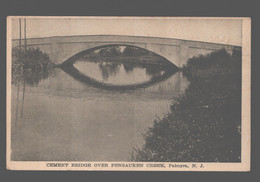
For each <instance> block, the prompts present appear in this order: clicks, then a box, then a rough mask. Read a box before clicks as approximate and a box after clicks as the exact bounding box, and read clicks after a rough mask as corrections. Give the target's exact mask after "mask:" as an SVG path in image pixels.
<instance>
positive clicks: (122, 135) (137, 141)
mask: <svg viewBox="0 0 260 182" xmlns="http://www.w3.org/2000/svg"><path fill="white" fill-rule="evenodd" d="M73 67H74V68H75V69H77V70H78V71H79V72H80V73H82V75H87V76H88V77H89V78H91V79H94V80H95V81H96V82H95V83H98V82H100V83H101V84H103V85H104V84H105V85H110V86H111V85H116V86H117V87H118V86H119V87H120V86H121V85H122V86H124V85H138V84H139V85H142V83H150V84H143V85H142V86H141V87H136V88H135V89H124V90H120V91H117V90H113V89H112V90H111V89H106V88H105V87H99V86H98V84H96V85H93V84H88V83H84V82H82V80H81V81H79V80H78V79H77V77H75V76H71V75H70V74H68V73H67V72H65V71H63V70H62V69H60V68H56V70H55V71H54V73H52V74H50V75H49V76H48V77H47V78H45V79H43V80H39V82H38V83H37V84H27V83H26V82H20V83H13V84H12V93H11V94H12V104H11V107H12V109H11V110H12V127H11V140H12V146H11V148H12V160H16V161H53V160H56V161H65V160H66V161H129V160H131V156H132V154H133V148H138V147H141V146H142V145H143V144H144V138H143V135H142V134H144V133H145V132H146V131H147V129H148V128H149V127H151V126H152V125H153V121H154V119H155V118H161V117H163V116H165V115H166V114H167V113H168V112H169V109H170V105H171V103H172V101H173V98H174V97H177V96H179V95H180V94H181V93H183V92H184V91H185V89H186V88H187V86H188V84H189V82H188V80H187V79H186V78H185V77H184V76H183V75H182V72H180V71H178V72H175V73H173V74H172V75H170V76H167V77H165V78H164V79H162V80H159V79H157V81H154V82H150V81H151V80H152V79H153V78H154V77H160V76H163V75H164V74H165V70H163V69H159V68H158V67H156V66H143V65H142V66H140V65H138V64H134V63H127V64H122V63H113V62H106V63H104V62H102V63H95V62H91V61H86V60H85V61H84V60H79V61H76V62H75V63H74V64H73Z"/></svg>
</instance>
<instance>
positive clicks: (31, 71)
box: [12, 48, 54, 124]
mask: <svg viewBox="0 0 260 182" xmlns="http://www.w3.org/2000/svg"><path fill="white" fill-rule="evenodd" d="M53 70H54V64H53V63H51V61H50V59H49V56H48V55H47V54H45V53H43V52H41V51H40V50H39V49H28V50H25V49H23V50H21V49H17V48H14V49H13V50H12V83H13V84H16V85H17V96H16V97H17V99H16V111H15V124H17V121H18V118H19V116H18V112H19V107H18V106H19V95H20V94H19V92H20V83H22V84H23V88H22V100H21V102H22V103H21V111H20V112H21V115H20V117H21V118H22V117H23V106H24V100H25V85H26V84H29V85H37V84H38V83H39V81H40V80H42V79H45V78H47V77H48V76H49V74H50V73H51V72H53Z"/></svg>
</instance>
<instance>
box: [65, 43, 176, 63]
mask: <svg viewBox="0 0 260 182" xmlns="http://www.w3.org/2000/svg"><path fill="white" fill-rule="evenodd" d="M112 46H129V47H135V48H138V49H142V50H146V51H150V52H152V53H154V54H155V55H157V56H158V57H160V58H162V60H165V63H168V64H172V65H174V66H175V67H178V65H176V64H174V63H173V62H171V61H170V60H169V59H167V58H166V57H164V56H163V55H160V54H159V53H157V52H155V51H153V50H150V49H147V48H144V47H141V46H137V45H132V44H121V43H113V44H103V45H98V46H95V47H91V48H87V49H84V50H80V51H78V52H77V53H76V54H74V55H73V56H70V57H69V58H68V59H66V60H65V61H63V62H62V63H61V65H63V66H64V65H66V64H71V63H74V62H75V61H76V60H77V59H79V58H80V57H82V56H83V55H85V54H88V53H91V52H93V51H95V50H98V49H102V48H106V47H112Z"/></svg>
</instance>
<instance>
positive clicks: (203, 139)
mask: <svg viewBox="0 0 260 182" xmlns="http://www.w3.org/2000/svg"><path fill="white" fill-rule="evenodd" d="M250 38H251V20H250V18H229V17H226V18H222V17H221V18H218V17H216V18H208V17H203V18H194V17H183V18H174V17H29V16H25V17H19V16H13V17H8V18H7V121H6V122H7V146H6V149H7V156H6V160H7V169H11V170H109V171H111V170H115V171H121V170H122V171H249V170H250V143H251V139H250V136H251V134H250V122H251V120H250V99H251V95H250V93H251V79H250V75H251V39H250Z"/></svg>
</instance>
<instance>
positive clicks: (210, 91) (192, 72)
mask: <svg viewBox="0 0 260 182" xmlns="http://www.w3.org/2000/svg"><path fill="white" fill-rule="evenodd" d="M183 73H184V75H185V76H186V77H187V78H188V79H189V81H190V86H189V88H188V89H187V90H186V91H185V93H184V94H183V95H181V96H180V97H178V98H175V99H174V102H173V104H172V105H171V110H170V112H169V113H168V115H167V116H165V117H164V118H162V119H156V120H155V121H154V125H153V126H152V127H151V128H149V129H148V131H147V132H146V133H145V134H144V138H145V144H144V146H143V147H142V148H140V149H135V154H134V155H133V160H134V161H165V162H167V161H172V162H240V160H241V159H240V156H241V54H238V55H233V56H230V55H229V54H228V53H227V52H226V51H225V50H221V51H218V52H215V53H212V54H209V55H207V56H200V57H196V58H192V59H190V60H189V61H188V64H187V66H186V67H184V68H183Z"/></svg>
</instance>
